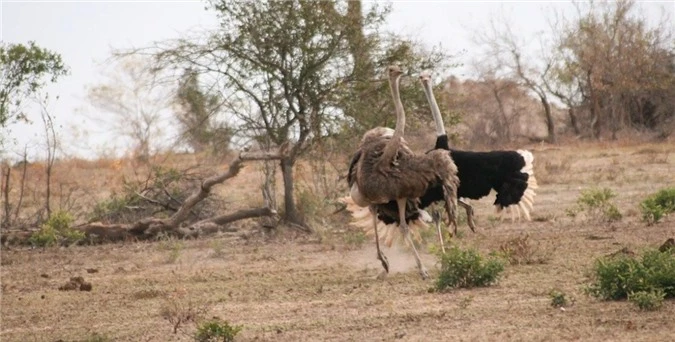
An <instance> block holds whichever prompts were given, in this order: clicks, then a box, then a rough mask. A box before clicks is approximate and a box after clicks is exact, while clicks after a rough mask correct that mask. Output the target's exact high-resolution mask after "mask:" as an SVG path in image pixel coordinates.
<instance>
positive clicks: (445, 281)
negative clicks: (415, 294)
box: [436, 246, 504, 291]
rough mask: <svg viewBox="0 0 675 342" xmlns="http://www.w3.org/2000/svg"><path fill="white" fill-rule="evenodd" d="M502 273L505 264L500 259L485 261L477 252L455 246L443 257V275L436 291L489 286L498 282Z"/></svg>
mask: <svg viewBox="0 0 675 342" xmlns="http://www.w3.org/2000/svg"><path fill="white" fill-rule="evenodd" d="M502 271H504V263H503V261H501V260H500V259H498V258H492V257H491V258H488V259H484V258H483V256H481V255H480V253H478V251H476V250H473V249H468V250H462V249H460V248H459V247H456V246H455V247H452V248H450V249H449V250H448V251H447V253H446V254H443V255H441V273H440V275H439V276H438V280H437V282H436V290H438V291H442V290H446V289H448V288H457V287H460V288H471V287H480V286H489V285H491V284H493V283H495V282H496V281H497V279H498V278H499V275H500V274H501V272H502Z"/></svg>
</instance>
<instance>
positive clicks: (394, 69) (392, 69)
mask: <svg viewBox="0 0 675 342" xmlns="http://www.w3.org/2000/svg"><path fill="white" fill-rule="evenodd" d="M387 74H388V75H389V77H391V78H398V77H400V76H401V75H403V71H401V67H400V66H399V65H397V64H392V65H390V66H388V67H387Z"/></svg>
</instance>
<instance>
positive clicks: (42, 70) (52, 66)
mask: <svg viewBox="0 0 675 342" xmlns="http://www.w3.org/2000/svg"><path fill="white" fill-rule="evenodd" d="M67 74H68V68H67V67H66V66H65V65H64V64H63V61H62V59H61V55H59V54H58V53H55V52H52V51H50V50H47V49H44V48H41V47H39V46H37V45H36V44H35V42H32V41H30V42H28V44H27V45H24V44H4V43H0V75H1V76H0V127H5V125H7V123H8V122H9V121H11V120H14V119H18V120H21V119H24V120H25V115H24V114H23V113H21V104H22V102H23V100H25V99H26V98H27V97H29V96H31V95H33V94H35V93H36V92H37V91H38V90H40V89H41V88H42V87H44V85H45V82H46V81H45V80H48V81H50V82H56V81H57V80H58V78H59V77H61V76H64V75H67Z"/></svg>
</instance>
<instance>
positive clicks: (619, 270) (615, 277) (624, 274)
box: [587, 250, 675, 300]
mask: <svg viewBox="0 0 675 342" xmlns="http://www.w3.org/2000/svg"><path fill="white" fill-rule="evenodd" d="M587 290H588V292H589V293H590V294H591V295H593V296H595V297H597V298H600V299H605V300H618V299H627V298H628V296H629V295H630V294H632V293H638V292H648V293H652V292H654V291H663V293H664V298H671V297H675V254H673V252H672V251H666V252H659V251H658V250H647V251H645V252H644V253H643V255H642V257H636V256H632V255H626V254H618V255H615V256H610V257H603V258H599V259H597V260H596V261H595V265H594V269H593V282H592V283H591V285H590V286H589V287H588V288H587Z"/></svg>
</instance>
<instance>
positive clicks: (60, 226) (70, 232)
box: [28, 211, 85, 247]
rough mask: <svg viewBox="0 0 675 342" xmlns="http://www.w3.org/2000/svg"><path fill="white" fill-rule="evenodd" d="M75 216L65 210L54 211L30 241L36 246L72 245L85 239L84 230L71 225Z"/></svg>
mask: <svg viewBox="0 0 675 342" xmlns="http://www.w3.org/2000/svg"><path fill="white" fill-rule="evenodd" d="M72 223H73V217H72V216H71V215H70V214H69V213H67V212H65V211H57V212H54V213H52V215H51V216H50V217H49V219H48V220H47V222H45V223H44V224H43V225H42V226H41V227H40V230H38V231H37V232H35V233H33V234H32V235H31V236H30V238H29V239H28V241H29V242H30V243H31V244H32V245H34V246H40V247H49V246H54V245H70V244H74V243H78V242H80V241H81V240H83V239H84V237H85V235H84V233H83V232H81V231H78V230H74V229H72V228H71V227H70V226H71V225H72Z"/></svg>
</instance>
